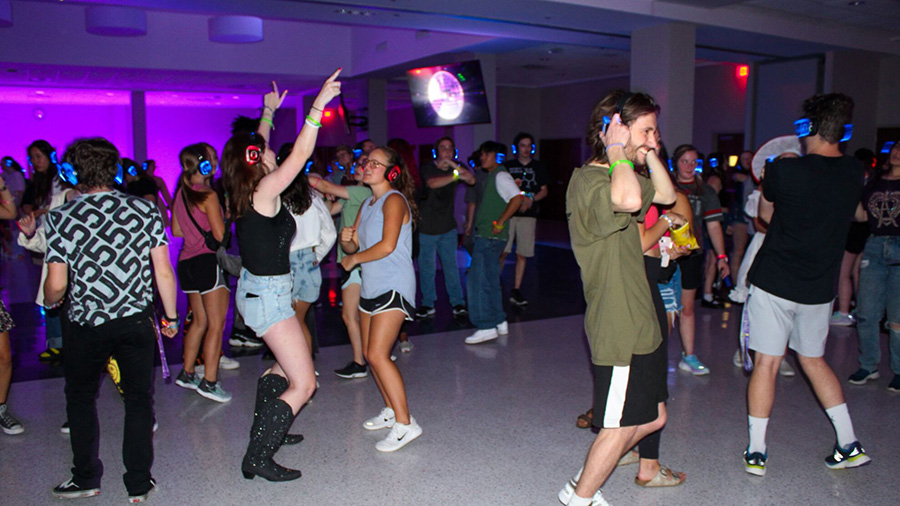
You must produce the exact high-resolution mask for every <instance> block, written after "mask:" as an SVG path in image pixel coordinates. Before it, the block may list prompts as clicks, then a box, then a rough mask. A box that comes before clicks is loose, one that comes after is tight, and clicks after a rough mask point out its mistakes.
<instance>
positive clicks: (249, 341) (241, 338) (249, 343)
mask: <svg viewBox="0 0 900 506" xmlns="http://www.w3.org/2000/svg"><path fill="white" fill-rule="evenodd" d="M228 344H230V345H231V346H234V347H236V348H249V349H256V348H262V346H263V344H264V343H263V340H262V339H260V338H259V337H256V334H254V333H253V331H252V330H250V329H235V328H232V329H231V337H230V338H229V339H228Z"/></svg>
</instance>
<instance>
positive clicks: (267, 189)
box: [254, 69, 341, 203]
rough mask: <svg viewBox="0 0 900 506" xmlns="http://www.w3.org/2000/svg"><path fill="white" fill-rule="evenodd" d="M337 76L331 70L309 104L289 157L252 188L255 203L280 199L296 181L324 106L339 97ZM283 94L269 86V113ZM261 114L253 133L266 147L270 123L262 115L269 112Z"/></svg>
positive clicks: (339, 86) (309, 151)
mask: <svg viewBox="0 0 900 506" xmlns="http://www.w3.org/2000/svg"><path fill="white" fill-rule="evenodd" d="M340 72H341V69H337V70H335V71H334V73H333V74H331V76H329V77H328V79H327V80H325V84H324V85H322V89H321V90H320V91H319V94H318V95H317V96H316V99H315V100H314V101H313V105H312V108H311V109H310V110H309V115H308V116H307V120H306V121H305V122H304V124H303V128H302V129H301V130H300V134H299V135H297V140H296V141H295V142H294V148H293V150H291V153H290V154H289V155H288V156H287V158H286V159H285V160H284V162H282V164H281V165H280V166H278V167H277V168H275V169H274V170H272V172H270V173H269V174H267V175H266V176H265V177H263V178H262V180H261V181H260V182H259V185H258V186H257V188H256V193H255V195H254V196H255V198H256V199H258V200H262V201H269V202H272V203H274V202H275V201H276V200H277V199H278V197H279V196H280V195H281V192H283V191H284V190H285V189H286V188H287V187H288V186H290V184H291V182H292V181H293V180H294V178H295V177H297V174H299V173H300V171H301V170H303V165H304V164H305V163H306V160H308V159H309V157H310V156H311V155H312V152H313V148H315V146H316V137H317V136H318V135H319V128H320V127H321V123H319V121H320V120H321V119H322V112H323V111H324V110H325V106H326V105H328V102H331V99H333V98H334V97H336V96H338V95H340V93H341V83H340V82H339V81H337V77H338V74H340ZM285 93H287V92H285ZM285 93H282V94H281V95H280V96H279V95H278V88H277V87H275V86H274V83H273V91H271V92H269V93H268V94H266V100H265V102H266V106H267V107H269V108H271V109H277V106H280V105H281V102H282V101H283V100H284V95H285ZM273 96H276V97H279V98H278V100H277V104H276V100H275V99H273V98H272V97H273ZM273 104H274V105H276V107H271V106H272V105H273ZM263 113H264V114H263V118H262V120H261V121H260V125H259V130H258V132H257V133H259V134H260V135H261V136H263V138H264V139H266V143H268V141H269V130H270V129H271V126H272V125H271V121H272V120H271V118H270V119H269V120H268V121H265V120H266V113H272V111H270V110H269V109H264V110H263Z"/></svg>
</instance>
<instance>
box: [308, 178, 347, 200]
mask: <svg viewBox="0 0 900 506" xmlns="http://www.w3.org/2000/svg"><path fill="white" fill-rule="evenodd" d="M309 185H310V186H312V189H313V190H317V191H320V192H322V193H324V194H325V195H331V196H334V197H337V198H339V199H344V200H346V199H349V198H350V192H348V191H347V187H346V186H341V185H339V184H334V183H332V182H331V181H328V180H327V179H325V178H324V177H321V176H318V175H316V176H313V175H310V176H309Z"/></svg>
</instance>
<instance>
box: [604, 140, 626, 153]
mask: <svg viewBox="0 0 900 506" xmlns="http://www.w3.org/2000/svg"><path fill="white" fill-rule="evenodd" d="M613 146H622V149H625V144H623V143H621V142H614V143H612V144H610V145H609V146H606V149H604V151H606V152H609V148H611V147H613Z"/></svg>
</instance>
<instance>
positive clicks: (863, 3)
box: [847, 0, 866, 7]
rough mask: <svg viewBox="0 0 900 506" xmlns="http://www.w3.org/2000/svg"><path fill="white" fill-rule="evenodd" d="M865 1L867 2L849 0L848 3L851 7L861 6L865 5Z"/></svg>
mask: <svg viewBox="0 0 900 506" xmlns="http://www.w3.org/2000/svg"><path fill="white" fill-rule="evenodd" d="M865 3H866V2H865V1H864V0H856V1H855V2H849V3H848V4H847V5H849V6H850V7H859V6H861V5H865Z"/></svg>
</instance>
